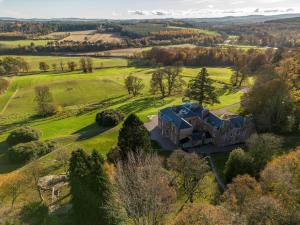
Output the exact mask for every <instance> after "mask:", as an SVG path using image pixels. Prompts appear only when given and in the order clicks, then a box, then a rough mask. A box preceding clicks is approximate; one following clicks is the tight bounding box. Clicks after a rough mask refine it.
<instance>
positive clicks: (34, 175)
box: [29, 162, 44, 202]
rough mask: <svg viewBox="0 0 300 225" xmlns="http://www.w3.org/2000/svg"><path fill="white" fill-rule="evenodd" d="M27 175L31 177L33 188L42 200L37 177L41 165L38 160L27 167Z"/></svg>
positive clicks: (39, 175)
mask: <svg viewBox="0 0 300 225" xmlns="http://www.w3.org/2000/svg"><path fill="white" fill-rule="evenodd" d="M29 175H30V176H31V177H32V180H33V183H34V186H35V189H36V191H37V193H38V195H39V198H40V201H41V202H44V197H43V193H42V190H41V188H40V186H39V179H40V177H41V176H42V166H41V164H40V163H39V162H35V163H33V164H31V165H30V167H29Z"/></svg>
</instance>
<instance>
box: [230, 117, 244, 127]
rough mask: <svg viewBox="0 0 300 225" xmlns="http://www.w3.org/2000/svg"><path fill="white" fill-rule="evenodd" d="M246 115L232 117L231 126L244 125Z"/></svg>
mask: <svg viewBox="0 0 300 225" xmlns="http://www.w3.org/2000/svg"><path fill="white" fill-rule="evenodd" d="M244 121H245V120H244V117H242V116H235V117H232V118H230V128H231V129H233V128H241V127H242V126H244Z"/></svg>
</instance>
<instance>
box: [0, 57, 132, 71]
mask: <svg viewBox="0 0 300 225" xmlns="http://www.w3.org/2000/svg"><path fill="white" fill-rule="evenodd" d="M10 56H11V57H18V56H14V55H10ZM3 57H4V56H0V59H1V58H3ZM5 57H8V56H5ZM21 57H22V58H23V59H25V60H26V61H27V62H28V63H29V64H30V71H39V63H40V62H46V63H47V64H49V66H50V67H51V66H52V64H57V66H58V67H60V63H61V62H63V63H64V67H65V68H67V65H66V64H67V63H68V62H70V61H74V62H76V63H77V64H78V65H79V61H80V58H81V57H61V56H60V57H58V56H21ZM93 63H94V66H95V67H96V68H97V67H120V66H127V60H126V59H115V58H114V59H111V58H99V59H97V58H94V59H93Z"/></svg>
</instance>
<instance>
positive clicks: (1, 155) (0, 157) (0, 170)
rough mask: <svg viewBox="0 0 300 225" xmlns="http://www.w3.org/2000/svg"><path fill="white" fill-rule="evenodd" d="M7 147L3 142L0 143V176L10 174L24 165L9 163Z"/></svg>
mask: <svg viewBox="0 0 300 225" xmlns="http://www.w3.org/2000/svg"><path fill="white" fill-rule="evenodd" d="M8 149H9V146H8V145H7V143H6V142H5V141H3V142H0V174H5V173H10V172H12V171H14V170H16V169H19V168H21V167H22V166H23V165H24V164H18V163H11V162H10V159H9V156H8V151H9V150H8Z"/></svg>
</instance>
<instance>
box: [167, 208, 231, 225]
mask: <svg viewBox="0 0 300 225" xmlns="http://www.w3.org/2000/svg"><path fill="white" fill-rule="evenodd" d="M171 224H172V225H228V224H231V213H230V212H229V211H227V210H226V209H224V208H223V207H222V206H214V205H210V204H199V203H198V204H196V203H194V204H189V205H186V206H185V207H184V208H183V210H182V211H181V212H180V213H179V215H178V216H177V217H176V218H175V221H174V222H173V223H171Z"/></svg>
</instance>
